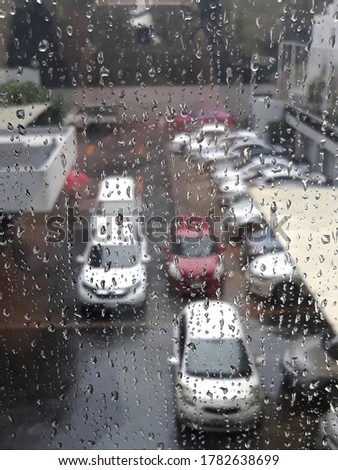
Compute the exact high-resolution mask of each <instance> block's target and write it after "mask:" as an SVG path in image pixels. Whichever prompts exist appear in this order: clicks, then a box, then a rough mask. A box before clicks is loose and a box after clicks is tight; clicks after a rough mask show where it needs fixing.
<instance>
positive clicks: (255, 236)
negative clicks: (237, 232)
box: [242, 225, 283, 263]
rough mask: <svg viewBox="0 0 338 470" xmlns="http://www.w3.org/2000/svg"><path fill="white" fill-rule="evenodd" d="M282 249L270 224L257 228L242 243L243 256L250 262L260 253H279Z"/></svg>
mask: <svg viewBox="0 0 338 470" xmlns="http://www.w3.org/2000/svg"><path fill="white" fill-rule="evenodd" d="M282 250H283V247H282V245H281V244H280V242H279V241H278V239H277V237H276V235H275V234H274V232H273V230H272V229H271V228H270V227H269V226H268V225H265V226H263V227H260V228H257V229H256V230H254V231H252V232H251V233H249V234H248V236H247V237H245V239H244V242H243V245H242V257H243V260H244V261H245V262H246V263H248V262H250V261H252V259H253V258H255V257H256V256H258V255H262V254H267V253H277V252H279V251H282Z"/></svg>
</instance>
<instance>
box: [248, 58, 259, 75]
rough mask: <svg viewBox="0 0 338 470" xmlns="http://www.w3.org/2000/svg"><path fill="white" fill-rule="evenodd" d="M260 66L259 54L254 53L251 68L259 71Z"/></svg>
mask: <svg viewBox="0 0 338 470" xmlns="http://www.w3.org/2000/svg"><path fill="white" fill-rule="evenodd" d="M258 67H259V55H258V54H253V56H252V59H251V63H250V68H251V70H252V71H253V72H257V70H258Z"/></svg>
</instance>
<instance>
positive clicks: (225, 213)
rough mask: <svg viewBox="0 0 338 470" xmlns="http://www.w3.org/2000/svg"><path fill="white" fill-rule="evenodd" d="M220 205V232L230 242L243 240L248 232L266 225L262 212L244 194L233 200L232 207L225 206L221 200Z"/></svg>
mask: <svg viewBox="0 0 338 470" xmlns="http://www.w3.org/2000/svg"><path fill="white" fill-rule="evenodd" d="M228 202H229V201H228ZM221 205H222V230H223V233H224V234H225V235H228V236H229V237H230V238H231V239H232V240H235V239H237V238H239V239H243V238H245V237H246V236H247V233H248V232H251V231H252V230H255V229H258V228H260V227H262V226H265V225H266V222H265V219H264V216H263V214H262V212H261V211H260V209H259V208H258V206H257V205H256V204H255V203H254V202H253V200H252V198H250V197H248V196H247V195H246V194H245V195H244V196H240V197H236V198H234V201H233V202H232V205H230V204H228V205H226V206H225V205H224V201H223V200H222V201H221Z"/></svg>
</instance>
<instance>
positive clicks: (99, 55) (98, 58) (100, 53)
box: [97, 51, 104, 64]
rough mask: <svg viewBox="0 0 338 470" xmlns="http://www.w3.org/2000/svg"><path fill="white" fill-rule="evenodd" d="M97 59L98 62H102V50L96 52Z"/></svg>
mask: <svg viewBox="0 0 338 470" xmlns="http://www.w3.org/2000/svg"><path fill="white" fill-rule="evenodd" d="M97 61H98V63H99V64H103V62H104V55H103V52H102V51H100V52H99V53H98V54H97Z"/></svg>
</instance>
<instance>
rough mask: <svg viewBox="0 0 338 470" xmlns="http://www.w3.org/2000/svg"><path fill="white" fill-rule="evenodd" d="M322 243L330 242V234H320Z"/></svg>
mask: <svg viewBox="0 0 338 470" xmlns="http://www.w3.org/2000/svg"><path fill="white" fill-rule="evenodd" d="M322 243H323V245H327V244H328V243H330V235H323V236H322Z"/></svg>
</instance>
